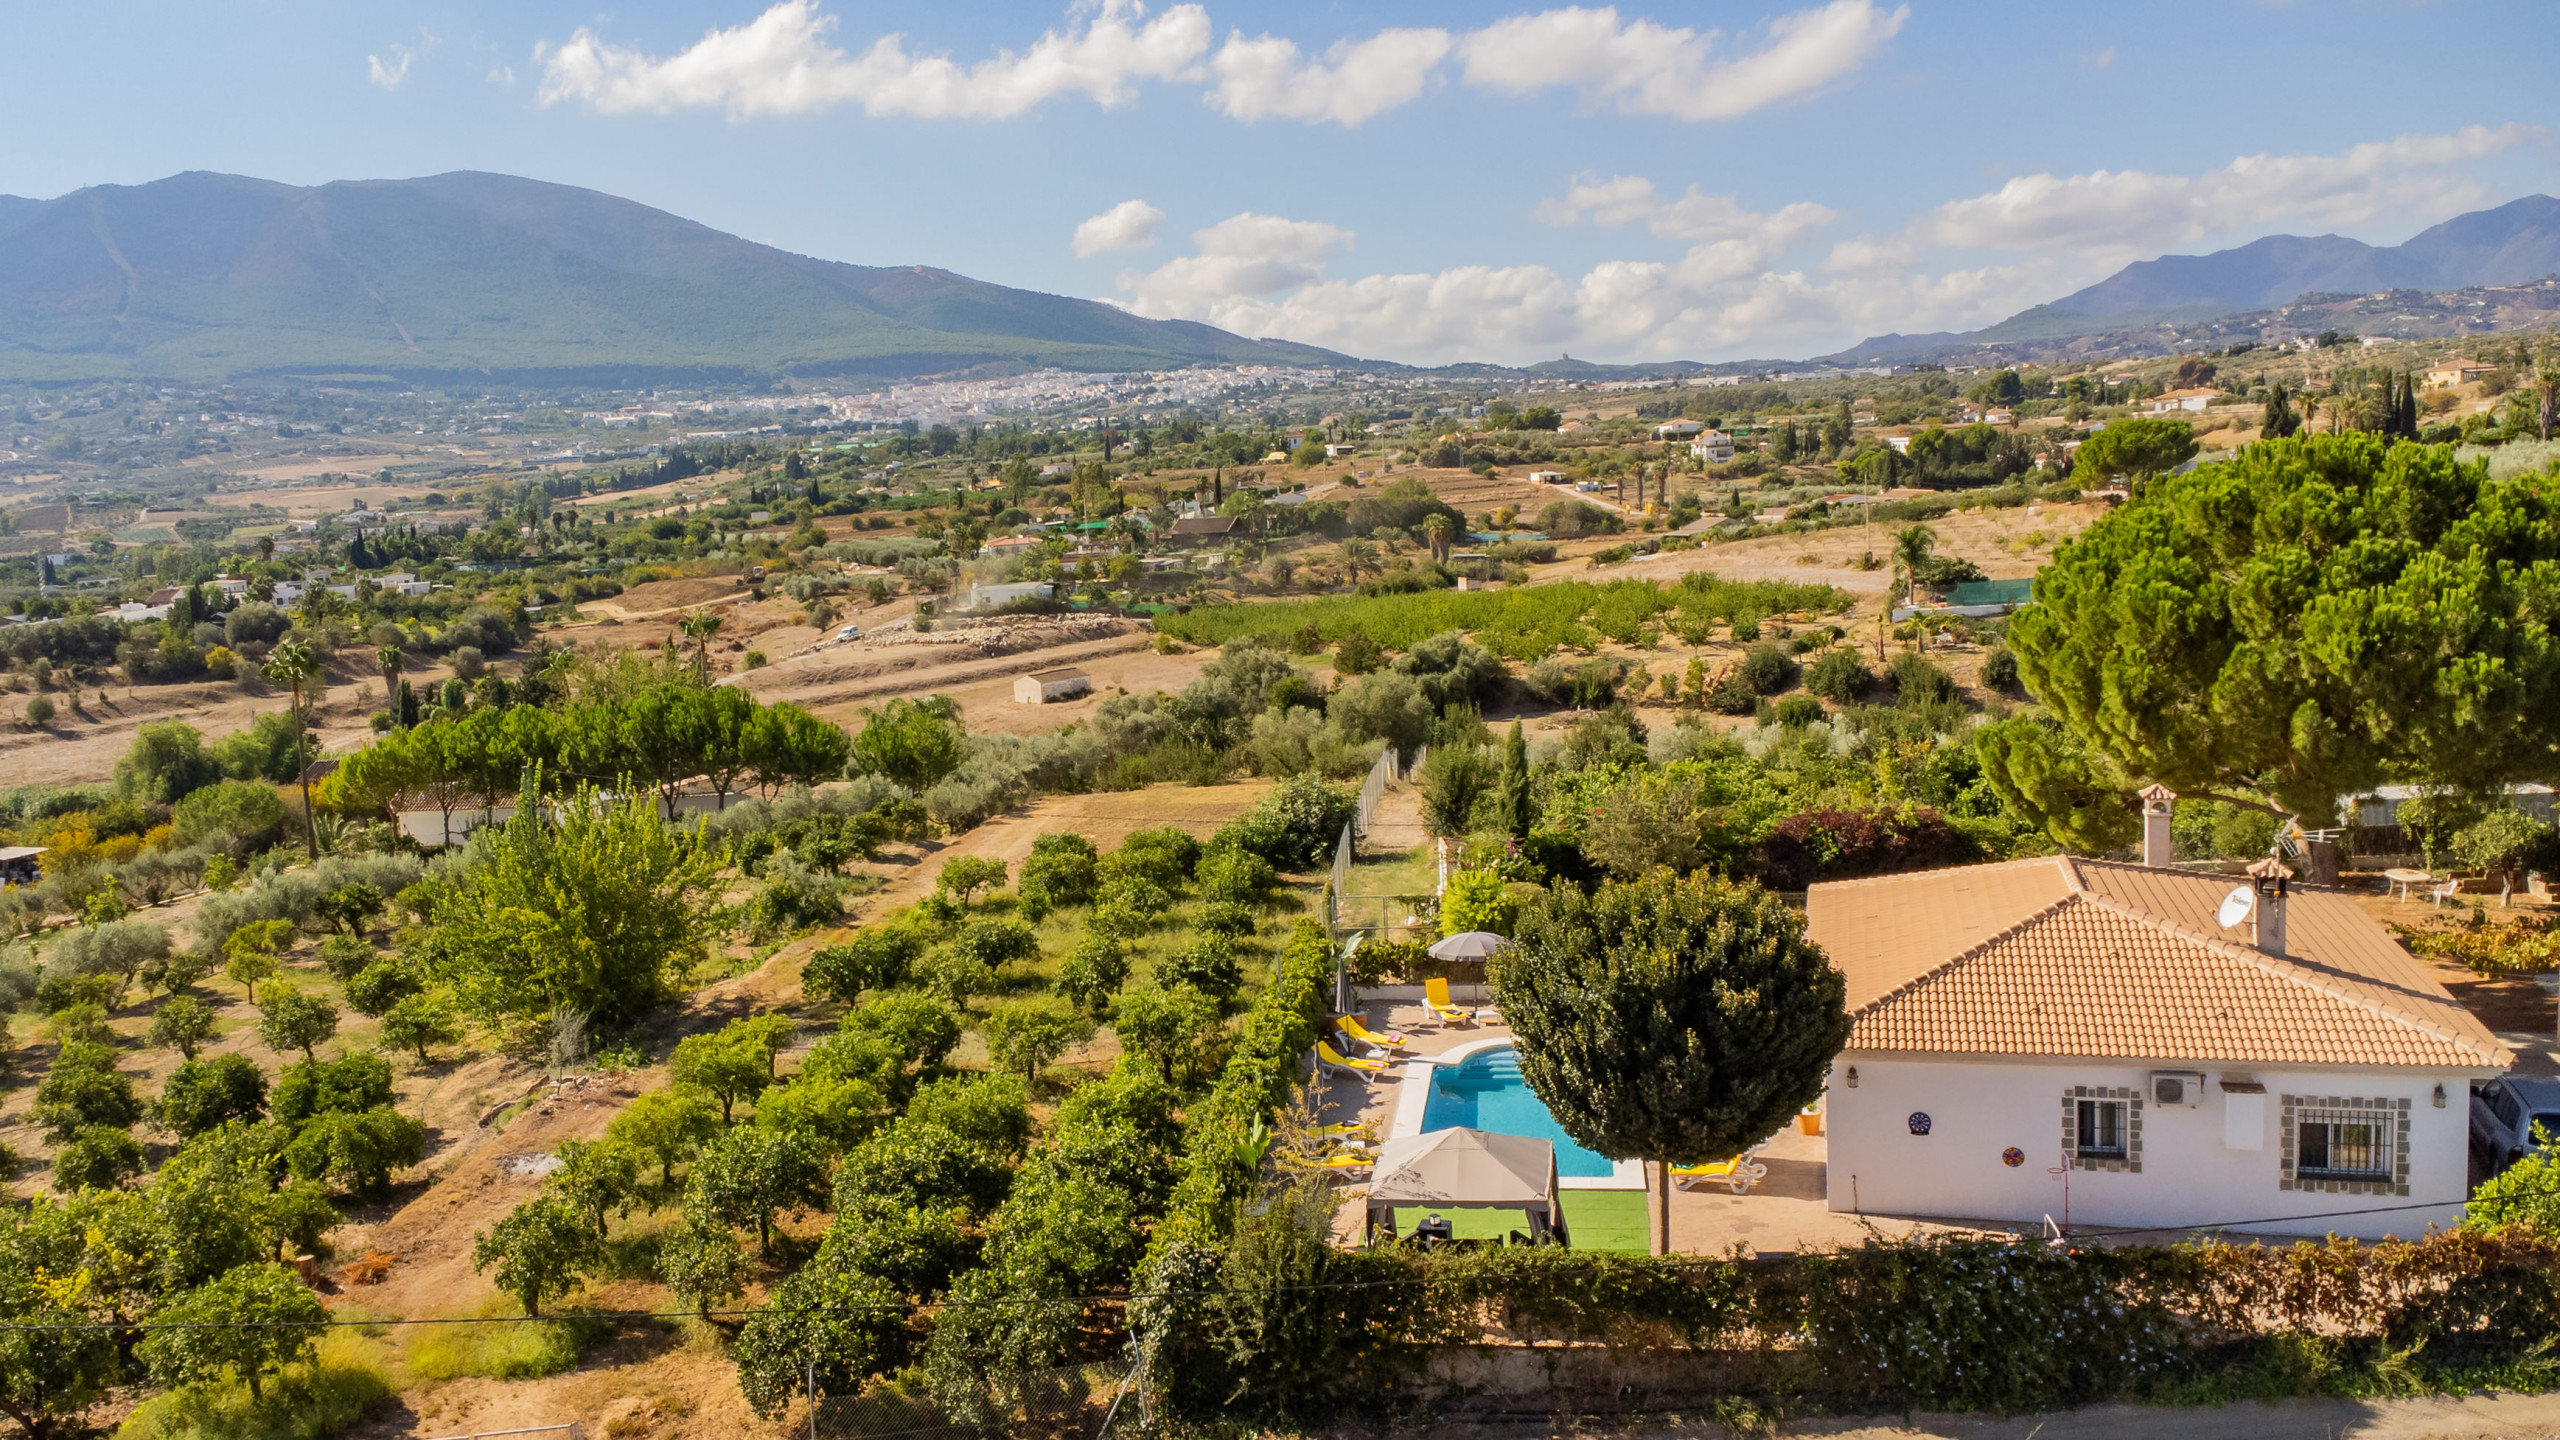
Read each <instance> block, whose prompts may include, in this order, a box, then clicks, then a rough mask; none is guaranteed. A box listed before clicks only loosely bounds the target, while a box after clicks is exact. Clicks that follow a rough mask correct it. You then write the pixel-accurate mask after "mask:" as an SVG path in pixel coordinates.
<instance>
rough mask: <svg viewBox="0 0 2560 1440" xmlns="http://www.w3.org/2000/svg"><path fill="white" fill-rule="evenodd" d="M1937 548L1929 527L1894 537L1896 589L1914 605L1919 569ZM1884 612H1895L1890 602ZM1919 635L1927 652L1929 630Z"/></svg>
mask: <svg viewBox="0 0 2560 1440" xmlns="http://www.w3.org/2000/svg"><path fill="white" fill-rule="evenodd" d="M1886 453H1888V454H1890V453H1892V452H1890V451H1888V452H1886ZM1937 548H1938V532H1936V531H1934V530H1932V529H1930V528H1929V527H1928V526H1926V525H1906V526H1904V527H1903V528H1902V532H1901V533H1900V534H1898V535H1896V536H1894V537H1893V572H1894V574H1895V576H1896V577H1897V582H1896V584H1897V588H1898V589H1899V590H1901V591H1902V592H1903V593H1904V594H1907V595H1911V596H1912V597H1913V599H1914V601H1915V603H1916V601H1917V599H1918V596H1917V587H1918V585H1919V582H1920V567H1921V566H1923V565H1926V564H1928V563H1929V554H1930V552H1931V551H1933V550H1935V549H1937ZM1885 609H1886V611H1887V612H1888V613H1890V612H1891V610H1892V609H1893V605H1892V603H1891V602H1890V601H1888V602H1887V603H1886V605H1885ZM1919 635H1920V647H1919V648H1921V649H1923V650H1926V649H1928V648H1929V629H1928V627H1927V626H1926V625H1923V626H1921V627H1920V631H1919Z"/></svg>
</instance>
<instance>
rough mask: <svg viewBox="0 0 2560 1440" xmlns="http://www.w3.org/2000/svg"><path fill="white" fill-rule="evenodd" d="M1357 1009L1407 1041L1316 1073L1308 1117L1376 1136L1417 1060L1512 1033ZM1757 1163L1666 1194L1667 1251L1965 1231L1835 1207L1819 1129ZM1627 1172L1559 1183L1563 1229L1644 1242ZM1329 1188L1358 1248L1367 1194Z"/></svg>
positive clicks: (1407, 1116) (1360, 1187) (1613, 1245)
mask: <svg viewBox="0 0 2560 1440" xmlns="http://www.w3.org/2000/svg"><path fill="white" fill-rule="evenodd" d="M1361 1013H1362V1023H1364V1024H1366V1025H1368V1026H1369V1027H1370V1028H1371V1029H1373V1030H1398V1031H1402V1032H1403V1033H1404V1034H1405V1036H1406V1037H1407V1043H1406V1044H1405V1045H1404V1046H1402V1047H1400V1049H1399V1051H1398V1053H1397V1054H1396V1055H1394V1056H1392V1057H1390V1058H1391V1059H1392V1060H1394V1061H1395V1062H1396V1063H1394V1064H1393V1065H1391V1066H1390V1067H1389V1069H1388V1070H1386V1071H1385V1072H1383V1073H1380V1074H1377V1075H1374V1076H1368V1077H1364V1078H1362V1079H1359V1080H1353V1079H1349V1078H1347V1077H1344V1076H1340V1075H1331V1074H1322V1075H1319V1076H1318V1077H1317V1080H1316V1082H1315V1083H1316V1095H1317V1097H1318V1119H1319V1120H1320V1121H1321V1122H1323V1123H1335V1122H1342V1121H1349V1122H1353V1123H1357V1124H1362V1125H1366V1126H1368V1127H1369V1129H1370V1132H1371V1133H1372V1134H1374V1135H1376V1136H1377V1137H1378V1138H1379V1139H1381V1140H1385V1139H1389V1138H1392V1137H1393V1136H1395V1135H1398V1134H1402V1133H1417V1132H1418V1131H1419V1128H1420V1121H1421V1115H1422V1105H1423V1095H1424V1092H1425V1091H1426V1090H1427V1088H1428V1086H1429V1084H1430V1079H1429V1072H1428V1068H1427V1062H1435V1061H1439V1062H1451V1063H1454V1061H1455V1060H1457V1059H1460V1058H1463V1057H1464V1056H1465V1055H1467V1054H1471V1053H1473V1052H1475V1051H1477V1050H1479V1049H1482V1048H1484V1047H1485V1046H1486V1045H1488V1044H1495V1045H1498V1044H1502V1043H1505V1042H1507V1041H1508V1040H1509V1039H1510V1038H1511V1032H1510V1030H1509V1029H1507V1028H1506V1027H1504V1026H1502V1025H1501V1024H1499V1023H1488V1024H1482V1025H1464V1026H1462V1025H1446V1026H1444V1025H1441V1024H1440V1023H1438V1022H1437V1021H1435V1020H1434V1019H1433V1018H1432V1016H1431V1012H1430V1011H1428V1010H1426V1009H1424V1008H1423V1007H1422V1006H1420V1005H1418V1004H1409V1003H1394V1002H1386V1001H1379V1002H1373V1003H1371V1004H1369V1005H1368V1006H1366V1007H1364V1008H1363V1010H1362V1012H1361ZM1415 1062H1426V1063H1425V1064H1416V1063H1415ZM1400 1122H1401V1123H1400ZM1759 1158H1760V1160H1761V1162H1762V1163H1763V1164H1765V1165H1767V1166H1768V1167H1769V1173H1768V1175H1767V1177H1766V1178H1764V1179H1763V1180H1761V1181H1760V1183H1759V1184H1757V1185H1755V1186H1753V1187H1752V1189H1751V1193H1750V1194H1748V1195H1736V1194H1733V1193H1732V1192H1731V1191H1730V1190H1728V1189H1726V1188H1725V1187H1724V1186H1722V1185H1717V1184H1706V1185H1701V1186H1700V1187H1699V1188H1697V1189H1694V1190H1679V1189H1674V1190H1673V1191H1672V1192H1671V1247H1672V1249H1674V1250H1677V1251H1683V1252H1687V1253H1692V1254H1717V1255H1721V1254H1728V1253H1731V1252H1732V1251H1733V1250H1734V1249H1735V1248H1736V1247H1737V1246H1739V1247H1741V1248H1742V1249H1743V1250H1745V1251H1747V1252H1751V1253H1762V1254H1776V1253H1786V1252H1789V1251H1795V1250H1836V1249H1841V1248H1846V1247H1855V1246H1857V1245H1859V1244H1861V1243H1863V1242H1864V1241H1866V1240H1867V1239H1868V1238H1869V1237H1870V1236H1884V1237H1888V1238H1895V1239H1899V1238H1903V1237H1905V1236H1909V1235H1912V1234H1915V1233H1919V1232H1923V1231H1950V1230H1960V1229H1968V1228H1970V1227H1960V1226H1948V1225H1938V1224H1931V1223H1929V1222H1925V1221H1915V1220H1900V1219H1888V1218H1881V1217H1872V1216H1871V1217H1860V1216H1857V1215H1851V1214H1846V1213H1840V1212H1834V1211H1833V1210H1832V1209H1831V1206H1830V1199H1829V1195H1828V1192H1827V1190H1826V1185H1825V1166H1826V1165H1827V1163H1828V1160H1829V1146H1828V1144H1827V1142H1826V1141H1825V1140H1824V1139H1823V1137H1822V1136H1820V1135H1806V1134H1802V1133H1800V1132H1799V1130H1798V1129H1797V1127H1795V1126H1793V1125H1789V1126H1788V1127H1786V1128H1785V1129H1784V1130H1782V1131H1780V1132H1779V1133H1778V1134H1776V1135H1774V1136H1772V1137H1770V1139H1769V1141H1768V1143H1766V1144H1765V1145H1763V1146H1762V1147H1761V1149H1760V1153H1759ZM1634 1168H1635V1167H1633V1166H1632V1165H1627V1166H1621V1167H1620V1174H1619V1175H1618V1176H1614V1177H1610V1178H1608V1179H1599V1178H1594V1179H1588V1180H1576V1179H1574V1178H1572V1177H1567V1178H1566V1180H1565V1182H1564V1189H1565V1196H1564V1206H1565V1217H1566V1222H1567V1224H1568V1225H1572V1224H1573V1222H1574V1217H1575V1214H1576V1212H1577V1210H1580V1211H1581V1212H1582V1213H1584V1214H1585V1215H1587V1216H1588V1223H1587V1224H1585V1225H1580V1226H1575V1227H1574V1228H1575V1230H1576V1233H1575V1235H1574V1240H1575V1243H1576V1244H1579V1245H1583V1246H1585V1247H1586V1248H1591V1249H1612V1250H1614V1249H1631V1250H1636V1251H1642V1250H1643V1249H1644V1248H1645V1247H1646V1240H1647V1235H1648V1233H1649V1231H1648V1228H1647V1224H1646V1222H1645V1219H1644V1212H1643V1209H1642V1205H1643V1199H1644V1195H1645V1192H1644V1191H1643V1190H1642V1189H1641V1188H1640V1182H1639V1181H1637V1180H1636V1179H1635V1177H1634ZM1337 1189H1338V1190H1339V1191H1340V1193H1341V1195H1342V1198H1343V1202H1344V1203H1343V1206H1342V1209H1341V1210H1340V1211H1339V1212H1337V1214H1336V1217H1335V1224H1334V1233H1335V1235H1336V1237H1337V1238H1339V1239H1340V1240H1342V1241H1343V1242H1344V1243H1346V1244H1352V1243H1357V1241H1358V1240H1359V1238H1360V1230H1361V1225H1362V1211H1361V1207H1359V1206H1358V1205H1355V1204H1352V1203H1350V1202H1351V1201H1353V1200H1354V1199H1356V1198H1358V1197H1361V1196H1364V1195H1365V1194H1367V1192H1368V1186H1367V1185H1366V1183H1365V1182H1362V1181H1345V1182H1344V1183H1343V1184H1341V1185H1339V1186H1338V1187H1337ZM1577 1202H1579V1203H1577ZM1631 1207H1632V1208H1631ZM1630 1215H1632V1220H1630V1218H1629V1216H1630ZM1630 1237H1631V1238H1630Z"/></svg>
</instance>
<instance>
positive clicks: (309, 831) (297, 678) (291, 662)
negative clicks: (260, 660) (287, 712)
mask: <svg viewBox="0 0 2560 1440" xmlns="http://www.w3.org/2000/svg"><path fill="white" fill-rule="evenodd" d="M266 671H267V678H268V679H270V680H281V681H283V682H284V683H286V684H287V685H290V686H292V687H293V769H294V778H295V779H296V780H297V781H298V782H300V784H301V786H302V838H303V842H304V843H305V844H306V845H307V846H308V847H309V848H310V851H311V858H312V859H313V860H315V861H316V860H318V859H319V858H320V832H319V831H318V830H317V829H314V828H313V826H312V823H311V770H310V767H309V766H307V765H305V764H304V763H303V759H302V687H303V684H304V682H306V681H309V680H311V679H313V678H315V677H317V676H318V675H319V674H320V661H319V659H318V658H317V657H315V656H314V655H313V654H312V653H311V647H310V646H308V645H305V644H303V643H302V642H301V641H299V640H290V639H288V640H282V641H278V642H277V644H276V648H275V649H273V650H271V651H269V652H267V665H266Z"/></svg>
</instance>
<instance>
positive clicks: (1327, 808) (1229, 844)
mask: <svg viewBox="0 0 2560 1440" xmlns="http://www.w3.org/2000/svg"><path fill="white" fill-rule="evenodd" d="M1359 803H1360V800H1359V796H1358V794H1357V793H1356V792H1354V791H1353V790H1352V789H1351V787H1349V786H1347V785H1335V784H1331V783H1328V782H1326V781H1324V780H1321V779H1318V778H1317V777H1315V776H1313V775H1292V776H1290V777H1288V778H1287V779H1285V780H1282V781H1281V782H1280V783H1279V784H1278V785H1277V786H1275V787H1274V788H1273V789H1272V791H1271V793H1270V794H1268V795H1265V796H1263V797H1262V799H1261V800H1260V801H1259V802H1258V803H1256V804H1255V805H1254V807H1253V808H1252V809H1251V810H1248V811H1246V812H1245V813H1244V814H1242V815H1239V816H1237V817H1236V818H1235V819H1233V820H1230V821H1228V822H1227V823H1226V824H1225V825H1222V826H1220V827H1219V828H1218V833H1217V834H1216V835H1215V836H1214V837H1212V839H1211V842H1210V843H1211V845H1212V846H1213V847H1218V848H1232V849H1235V850H1240V851H1243V852H1244V853H1246V854H1248V855H1257V856H1260V857H1261V858H1262V859H1264V860H1267V861H1269V862H1270V863H1271V864H1272V865H1274V866H1276V867H1278V868H1280V869H1282V870H1296V871H1306V870H1315V869H1319V868H1321V867H1322V866H1323V865H1324V864H1325V862H1326V861H1327V860H1329V859H1331V858H1332V855H1333V849H1334V845H1335V843H1336V841H1337V840H1338V839H1339V838H1340V836H1341V834H1342V827H1343V826H1345V825H1348V824H1350V823H1351V818H1352V816H1353V815H1354V814H1355V813H1356V812H1357V811H1358V809H1359Z"/></svg>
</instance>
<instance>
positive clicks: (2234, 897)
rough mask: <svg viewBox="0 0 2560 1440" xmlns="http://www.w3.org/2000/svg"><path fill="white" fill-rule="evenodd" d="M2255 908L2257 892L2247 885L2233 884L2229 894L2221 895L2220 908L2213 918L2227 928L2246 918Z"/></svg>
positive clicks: (2256, 905)
mask: <svg viewBox="0 0 2560 1440" xmlns="http://www.w3.org/2000/svg"><path fill="white" fill-rule="evenodd" d="M2257 908H2258V892H2257V891H2256V890H2254V889H2252V888H2251V887H2249V886H2247V885H2235V886H2233V887H2231V893H2230V894H2228V895H2225V896H2223V897H2222V910H2221V912H2220V913H2218V914H2217V915H2215V916H2214V919H2215V920H2216V921H2217V922H2219V923H2220V924H2221V926H2222V928H2223V929H2225V930H2228V929H2231V928H2232V927H2233V926H2235V925H2238V924H2239V923H2240V922H2241V921H2243V920H2246V919H2248V918H2249V912H2250V911H2252V910H2255V909H2257Z"/></svg>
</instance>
